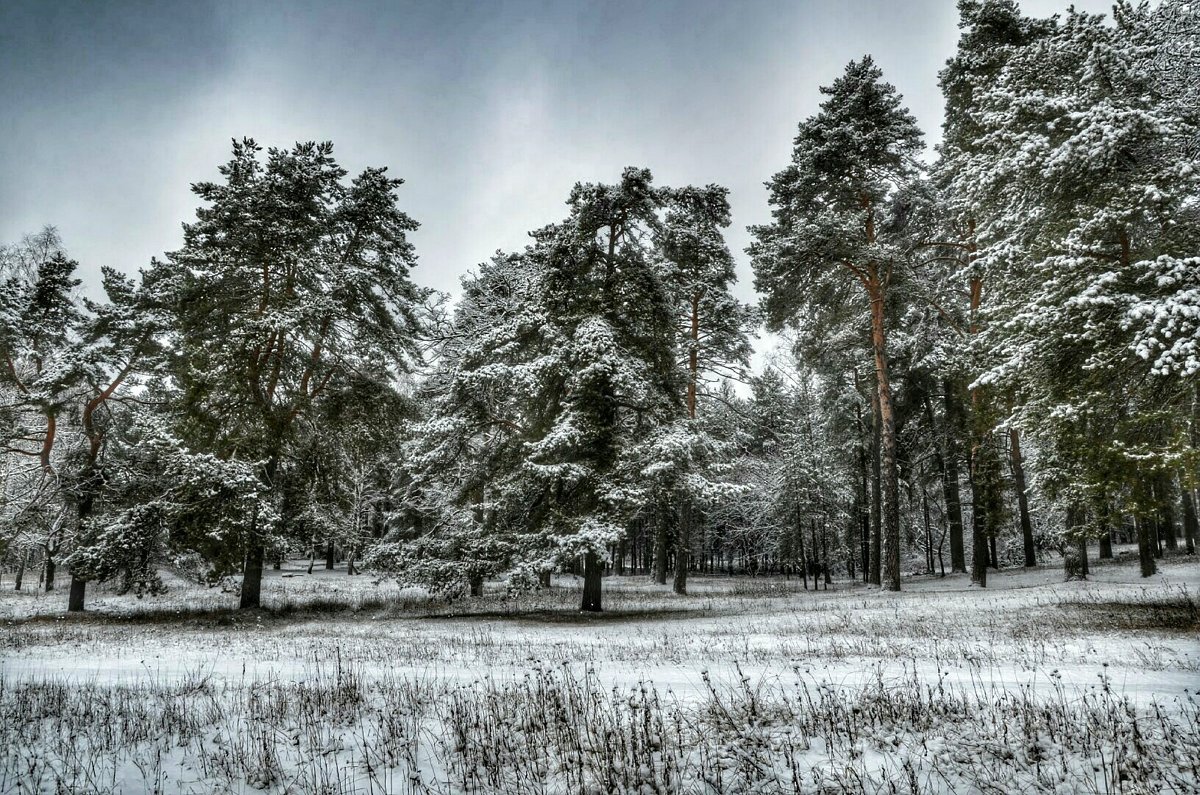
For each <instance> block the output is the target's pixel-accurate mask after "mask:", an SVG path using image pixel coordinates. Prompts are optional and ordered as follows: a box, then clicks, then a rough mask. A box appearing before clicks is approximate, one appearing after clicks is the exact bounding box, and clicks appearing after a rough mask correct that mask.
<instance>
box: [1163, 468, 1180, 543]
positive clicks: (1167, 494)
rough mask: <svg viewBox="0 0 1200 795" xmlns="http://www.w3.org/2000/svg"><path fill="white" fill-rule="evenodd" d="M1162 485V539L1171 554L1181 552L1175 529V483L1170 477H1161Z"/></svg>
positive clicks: (1164, 475)
mask: <svg viewBox="0 0 1200 795" xmlns="http://www.w3.org/2000/svg"><path fill="white" fill-rule="evenodd" d="M1159 483H1161V484H1162V506H1163V511H1162V525H1161V526H1162V539H1163V541H1165V542H1166V544H1167V549H1168V550H1170V551H1171V552H1176V551H1178V550H1179V536H1178V531H1177V530H1176V528H1175V481H1174V479H1173V478H1172V477H1171V476H1170V475H1166V474H1163V475H1160V476H1159Z"/></svg>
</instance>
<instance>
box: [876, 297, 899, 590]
mask: <svg viewBox="0 0 1200 795" xmlns="http://www.w3.org/2000/svg"><path fill="white" fill-rule="evenodd" d="M869 283H870V284H871V285H872V286H873V289H872V290H871V295H870V298H871V342H872V347H873V348H874V350H875V377H876V380H877V382H878V386H879V420H880V452H881V455H880V458H881V462H880V467H881V469H882V473H881V474H882V478H883V530H884V532H883V572H882V583H881V584H882V585H883V587H884V588H886V589H887V590H889V591H899V590H900V482H899V475H898V473H897V457H896V418H895V415H894V413H893V411H892V384H891V380H890V378H889V376H888V358H887V332H886V328H885V326H884V305H883V301H884V294H883V287H882V284H881V283H880V281H879V277H878V276H875V277H874V278H873V279H872V280H871V281H870V282H869Z"/></svg>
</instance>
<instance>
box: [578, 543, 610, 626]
mask: <svg viewBox="0 0 1200 795" xmlns="http://www.w3.org/2000/svg"><path fill="white" fill-rule="evenodd" d="M603 572H604V566H603V565H601V563H600V556H599V555H597V554H596V553H595V552H593V551H591V550H589V551H588V552H587V554H585V555H584V557H583V606H582V607H580V608H579V609H580V610H583V611H584V612H587V613H599V612H600V610H601V607H600V583H601V575H602V574H603Z"/></svg>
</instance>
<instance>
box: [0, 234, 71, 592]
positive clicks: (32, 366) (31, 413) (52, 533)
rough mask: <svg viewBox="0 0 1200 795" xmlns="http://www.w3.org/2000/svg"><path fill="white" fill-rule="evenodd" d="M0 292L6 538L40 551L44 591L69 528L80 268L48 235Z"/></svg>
mask: <svg viewBox="0 0 1200 795" xmlns="http://www.w3.org/2000/svg"><path fill="white" fill-rule="evenodd" d="M44 242H45V243H46V244H47V245H43V246H38V247H37V251H34V252H30V253H31V255H32V256H31V257H30V258H29V259H28V261H27V262H25V267H23V268H19V269H17V271H18V272H15V273H13V274H12V275H10V276H9V277H8V278H7V280H6V281H5V282H4V284H3V285H0V357H2V358H3V362H2V365H3V367H2V369H0V383H2V384H3V385H4V397H5V406H4V412H3V413H4V419H5V426H4V429H3V433H4V439H3V443H4V452H5V458H6V459H7V463H8V466H7V467H6V468H7V472H6V477H5V484H4V485H5V494H4V512H5V516H4V519H5V522H4V525H5V530H6V534H7V535H9V538H8V539H7V541H8V543H9V544H10V545H13V546H16V547H21V548H29V547H35V548H37V549H39V550H40V552H41V554H42V558H43V563H44V567H45V570H44V583H45V589H46V590H47V591H51V590H53V589H54V585H55V570H56V568H57V565H58V563H59V559H58V555H59V552H60V550H61V549H62V547H63V545H64V544H65V543H66V542H68V540H69V538H70V531H71V528H72V527H73V523H72V522H70V521H69V517H68V515H67V507H66V505H65V504H64V502H63V497H64V495H63V490H62V478H63V476H64V474H65V473H64V472H63V469H64V462H63V459H64V456H65V451H66V446H67V445H66V443H65V442H64V439H63V437H64V435H65V433H64V429H63V428H62V427H61V426H65V425H67V424H68V422H69V418H68V416H67V415H68V412H69V411H70V408H71V407H72V405H73V395H74V393H75V391H77V386H78V383H79V367H78V358H79V357H78V346H79V331H80V325H81V323H82V322H83V316H82V313H81V312H80V307H79V303H78V299H77V298H76V296H75V290H76V288H77V287H78V286H79V284H80V282H79V280H78V279H77V278H76V277H75V270H76V268H77V267H78V263H76V262H75V261H74V260H71V259H68V258H67V257H66V255H65V254H63V252H62V250H61V244H60V242H59V241H58V239H57V236H55V235H51V236H50V237H49V239H47V240H45V241H44Z"/></svg>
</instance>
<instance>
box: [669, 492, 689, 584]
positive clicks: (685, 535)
mask: <svg viewBox="0 0 1200 795" xmlns="http://www.w3.org/2000/svg"><path fill="white" fill-rule="evenodd" d="M679 513H680V516H679V524H678V526H676V528H675V581H674V582H673V583H672V588H673V590H674V591H675V593H677V594H680V595H684V594H686V593H687V573H688V564H689V562H690V558H691V547H690V537H691V534H692V504H691V502H689V501H688V499H687V498H686V497H685V498H684V499H683V502H682V503H681V505H680V508H679Z"/></svg>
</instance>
